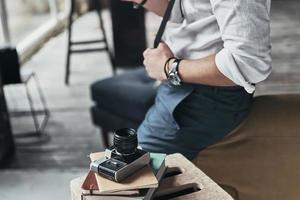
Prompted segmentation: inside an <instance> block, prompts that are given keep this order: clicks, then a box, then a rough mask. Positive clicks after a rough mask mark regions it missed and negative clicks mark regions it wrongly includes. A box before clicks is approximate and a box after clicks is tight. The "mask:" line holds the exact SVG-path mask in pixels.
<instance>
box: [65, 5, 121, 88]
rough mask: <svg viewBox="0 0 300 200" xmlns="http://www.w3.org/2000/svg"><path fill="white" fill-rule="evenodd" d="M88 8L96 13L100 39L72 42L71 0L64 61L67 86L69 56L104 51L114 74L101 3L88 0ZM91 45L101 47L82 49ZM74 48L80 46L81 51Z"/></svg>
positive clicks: (72, 8) (72, 9) (69, 64)
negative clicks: (65, 59) (65, 58)
mask: <svg viewBox="0 0 300 200" xmlns="http://www.w3.org/2000/svg"><path fill="white" fill-rule="evenodd" d="M90 8H91V9H92V11H96V12H97V15H98V18H99V24H100V30H101V32H102V35H103V36H102V38H100V39H95V40H84V41H73V40H72V31H73V27H72V25H73V17H74V14H75V0H71V10H70V14H69V20H68V44H67V61H66V74H65V84H66V85H69V79H70V74H71V54H78V53H90V52H102V51H105V52H106V53H107V54H108V57H109V60H110V63H111V66H112V68H113V72H114V73H115V65H114V58H113V55H112V53H111V51H110V50H109V48H108V43H107V38H106V32H105V29H104V25H103V19H102V15H101V10H102V8H101V3H100V1H99V0H90ZM91 44H99V45H100V46H101V47H97V48H94V47H93V48H91V47H90V48H89V47H87V48H84V46H87V45H91ZM74 46H82V48H81V49H73V47H74Z"/></svg>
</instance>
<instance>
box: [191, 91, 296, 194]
mask: <svg viewBox="0 0 300 200" xmlns="http://www.w3.org/2000/svg"><path fill="white" fill-rule="evenodd" d="M299 119H300V95H299V94H295V95H292V94H291V95H270V96H259V97H256V98H255V99H254V101H253V105H252V108H251V111H250V114H249V117H248V119H247V120H245V121H244V123H243V124H241V125H240V126H239V127H238V128H236V129H235V130H234V131H233V132H232V133H231V134H229V135H228V136H227V137H226V138H224V139H223V140H222V141H220V142H218V143H217V144H214V145H211V146H210V147H208V148H207V149H205V150H203V151H201V152H200V153H199V155H198V157H197V158H196V159H195V160H194V163H195V164H196V165H197V166H198V167H199V168H200V169H201V170H203V171H204V172H205V173H206V174H207V175H208V176H210V177H211V178H212V179H213V180H215V181H216V182H218V183H219V184H222V185H225V186H227V187H226V188H228V186H229V187H231V188H234V190H235V193H237V195H235V196H238V198H235V199H243V200H253V199H255V200H265V199H272V200H281V199H299V191H300V185H299V180H300V170H299V169H300V156H299V152H300V145H299V144H300V123H299ZM226 188H225V189H226ZM231 194H232V193H231Z"/></svg>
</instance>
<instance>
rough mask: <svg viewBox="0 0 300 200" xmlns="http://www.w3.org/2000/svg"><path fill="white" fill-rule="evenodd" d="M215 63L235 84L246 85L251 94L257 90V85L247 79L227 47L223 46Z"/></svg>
mask: <svg viewBox="0 0 300 200" xmlns="http://www.w3.org/2000/svg"><path fill="white" fill-rule="evenodd" d="M215 63H216V65H217V68H218V69H219V71H220V72H221V73H222V74H223V75H224V76H226V77H227V78H228V79H230V80H231V81H233V82H234V83H235V84H237V85H239V86H242V87H244V88H245V90H246V91H247V92H248V93H250V94H252V93H253V92H254V91H255V85H254V84H252V83H250V82H248V81H247V80H245V78H244V76H243V74H242V72H241V70H240V69H239V67H238V66H237V64H236V63H235V61H234V59H233V57H232V55H231V53H230V52H229V51H228V50H227V49H225V48H223V49H222V50H221V51H220V52H219V53H217V55H216V58H215Z"/></svg>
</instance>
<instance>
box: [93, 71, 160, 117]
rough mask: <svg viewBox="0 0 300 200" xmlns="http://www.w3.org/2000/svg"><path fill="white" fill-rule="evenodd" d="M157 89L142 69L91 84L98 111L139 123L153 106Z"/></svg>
mask: <svg viewBox="0 0 300 200" xmlns="http://www.w3.org/2000/svg"><path fill="white" fill-rule="evenodd" d="M156 90H157V87H156V86H155V81H154V80H153V79H151V78H150V77H148V75H147V73H146V71H145V69H144V68H143V67H141V68H138V69H134V70H130V71H129V72H126V73H124V74H121V75H117V76H114V77H111V78H107V79H104V80H100V81H97V82H95V83H94V84H92V86H91V92H92V99H93V100H94V101H95V102H96V105H97V106H98V107H99V109H103V110H106V111H108V112H111V113H113V114H115V115H119V116H120V117H124V118H125V119H128V120H133V121H137V122H140V121H142V120H143V118H144V116H145V114H146V112H147V110H148V109H149V108H150V107H151V106H152V105H153V103H154V98H155V95H156Z"/></svg>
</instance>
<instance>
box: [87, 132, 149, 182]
mask: <svg viewBox="0 0 300 200" xmlns="http://www.w3.org/2000/svg"><path fill="white" fill-rule="evenodd" d="M137 143H138V141H137V134H136V131H135V130H134V129H130V128H124V129H119V130H117V131H116V132H115V134H114V145H113V146H112V147H110V148H108V149H106V150H105V156H104V157H103V158H101V159H99V160H96V161H94V162H92V163H91V165H90V170H91V171H93V172H97V173H98V174H99V175H100V176H103V177H105V178H107V179H110V180H112V181H115V182H121V181H122V180H124V179H125V178H126V177H128V176H130V175H132V174H133V173H134V172H136V171H137V170H139V169H141V168H142V167H144V166H146V165H147V164H149V162H150V154H149V153H148V152H146V151H143V150H141V149H139V148H137Z"/></svg>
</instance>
